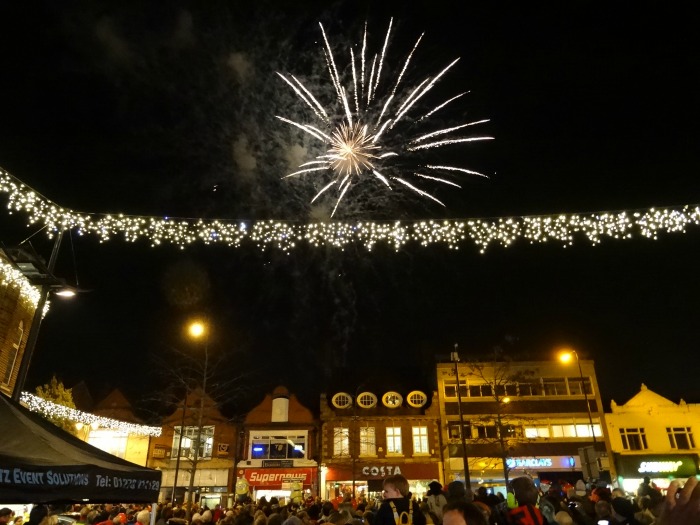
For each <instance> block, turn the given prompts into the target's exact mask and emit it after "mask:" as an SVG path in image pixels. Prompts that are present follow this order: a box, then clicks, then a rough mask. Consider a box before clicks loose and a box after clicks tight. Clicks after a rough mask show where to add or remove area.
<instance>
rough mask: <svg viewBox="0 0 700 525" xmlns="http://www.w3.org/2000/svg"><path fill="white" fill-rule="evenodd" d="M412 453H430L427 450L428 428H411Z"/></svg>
mask: <svg viewBox="0 0 700 525" xmlns="http://www.w3.org/2000/svg"><path fill="white" fill-rule="evenodd" d="M413 453H414V454H429V453H430V451H429V450H428V427H413Z"/></svg>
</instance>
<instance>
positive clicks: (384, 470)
mask: <svg viewBox="0 0 700 525" xmlns="http://www.w3.org/2000/svg"><path fill="white" fill-rule="evenodd" d="M362 474H364V475H365V476H396V475H397V474H401V467H399V466H398V465H397V466H391V465H382V466H381V467H377V466H370V467H363V468H362Z"/></svg>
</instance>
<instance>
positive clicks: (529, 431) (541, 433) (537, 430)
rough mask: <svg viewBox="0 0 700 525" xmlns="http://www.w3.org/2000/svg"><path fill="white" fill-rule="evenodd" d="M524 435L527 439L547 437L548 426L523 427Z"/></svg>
mask: <svg viewBox="0 0 700 525" xmlns="http://www.w3.org/2000/svg"><path fill="white" fill-rule="evenodd" d="M525 437H526V438H528V439H537V438H548V437H550V435H549V427H525Z"/></svg>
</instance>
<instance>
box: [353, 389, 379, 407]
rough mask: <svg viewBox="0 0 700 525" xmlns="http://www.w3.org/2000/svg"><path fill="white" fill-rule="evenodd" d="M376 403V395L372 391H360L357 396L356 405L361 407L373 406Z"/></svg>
mask: <svg viewBox="0 0 700 525" xmlns="http://www.w3.org/2000/svg"><path fill="white" fill-rule="evenodd" d="M376 405H377V396H375V395H374V394H373V393H372V392H362V393H361V394H360V395H359V396H357V406H359V407H361V408H374V407H375V406H376Z"/></svg>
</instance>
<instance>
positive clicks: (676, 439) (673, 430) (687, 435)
mask: <svg viewBox="0 0 700 525" xmlns="http://www.w3.org/2000/svg"><path fill="white" fill-rule="evenodd" d="M666 432H667V433H668V440H669V442H670V443H671V448H678V449H682V450H690V449H691V448H695V440H694V439H693V433H692V432H691V430H690V427H666Z"/></svg>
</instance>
